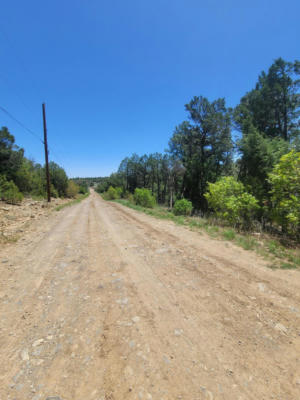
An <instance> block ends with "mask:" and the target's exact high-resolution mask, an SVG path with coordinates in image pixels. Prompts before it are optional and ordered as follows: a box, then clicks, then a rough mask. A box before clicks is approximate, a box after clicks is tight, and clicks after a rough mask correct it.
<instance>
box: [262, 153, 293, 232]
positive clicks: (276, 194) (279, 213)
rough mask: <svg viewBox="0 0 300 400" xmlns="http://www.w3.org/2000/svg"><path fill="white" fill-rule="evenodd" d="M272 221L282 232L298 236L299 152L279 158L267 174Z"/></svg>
mask: <svg viewBox="0 0 300 400" xmlns="http://www.w3.org/2000/svg"><path fill="white" fill-rule="evenodd" d="M269 183H270V184H271V187H272V189H271V194H272V203H273V215H272V216H273V219H274V220H275V221H276V222H277V223H278V224H279V225H281V227H282V230H283V231H284V232H287V233H289V234H291V235H294V236H297V235H298V236H300V197H299V193H300V152H298V153H297V152H295V151H291V152H290V153H288V154H285V155H284V156H282V157H281V159H280V161H279V163H278V164H277V165H276V166H275V167H274V169H273V171H272V173H270V174H269Z"/></svg>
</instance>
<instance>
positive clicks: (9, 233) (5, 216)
mask: <svg viewBox="0 0 300 400" xmlns="http://www.w3.org/2000/svg"><path fill="white" fill-rule="evenodd" d="M69 201H70V199H51V203H47V201H45V200H39V201H36V200H33V199H30V198H25V199H24V200H23V201H22V203H20V204H19V205H11V204H7V203H5V202H4V201H1V200H0V244H1V243H6V242H13V241H15V240H16V239H18V238H19V236H21V235H23V233H24V232H27V230H28V228H29V227H30V226H31V224H32V220H34V219H41V217H46V218H47V216H48V215H49V214H50V213H51V212H52V211H53V210H54V209H55V207H57V206H58V205H62V204H64V203H68V202H69Z"/></svg>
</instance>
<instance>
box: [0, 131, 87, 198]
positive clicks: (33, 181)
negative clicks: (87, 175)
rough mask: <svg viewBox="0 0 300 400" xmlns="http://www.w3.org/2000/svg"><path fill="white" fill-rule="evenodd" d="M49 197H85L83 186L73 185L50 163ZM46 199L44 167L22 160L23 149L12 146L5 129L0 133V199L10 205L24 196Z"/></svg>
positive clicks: (11, 137)
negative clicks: (82, 195) (81, 194)
mask: <svg viewBox="0 0 300 400" xmlns="http://www.w3.org/2000/svg"><path fill="white" fill-rule="evenodd" d="M49 171H50V182H51V188H50V190H51V196H52V197H75V196H76V195H77V193H79V192H81V193H85V192H86V191H87V186H86V185H82V186H79V185H76V184H75V183H74V182H72V181H70V180H69V179H68V176H67V174H66V172H65V170H64V169H63V168H62V167H60V166H59V165H58V164H56V163H55V162H53V161H51V162H50V163H49ZM29 194H30V195H31V196H36V197H43V198H44V197H46V171H45V166H42V165H41V164H38V163H35V162H34V161H33V160H29V159H28V158H26V157H25V156H24V149H22V148H20V147H19V146H17V145H16V143H15V138H14V136H13V135H12V134H11V133H10V132H9V130H8V128H7V127H3V128H2V129H0V199H1V200H5V201H7V202H10V203H17V202H20V201H22V199H23V196H24V195H29Z"/></svg>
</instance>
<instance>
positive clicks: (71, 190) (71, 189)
mask: <svg viewBox="0 0 300 400" xmlns="http://www.w3.org/2000/svg"><path fill="white" fill-rule="evenodd" d="M78 193H79V186H78V185H76V183H75V182H73V181H71V180H69V181H68V187H67V190H66V194H67V197H70V198H74V197H76V196H77V195H78Z"/></svg>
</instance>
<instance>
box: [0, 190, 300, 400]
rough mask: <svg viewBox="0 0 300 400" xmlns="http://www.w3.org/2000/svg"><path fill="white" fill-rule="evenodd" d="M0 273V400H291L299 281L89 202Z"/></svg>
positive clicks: (38, 229) (180, 230)
mask: <svg viewBox="0 0 300 400" xmlns="http://www.w3.org/2000/svg"><path fill="white" fill-rule="evenodd" d="M0 268H1V281H0V318H1V320H0V328H1V331H0V334H1V338H0V359H1V364H0V399H1V400H6V399H11V400H13V399H16V400H28V399H34V400H39V399H42V400H45V399H47V398H48V397H49V398H53V399H61V400H83V399H84V400H123V399H138V400H143V399H154V400H156V399H157V400H177V399H181V400H202V399H208V400H213V399H215V400H216V399H226V400H246V399H253V400H254V399H255V400H264V399H278V400H279V399H281V400H298V399H300V324H299V321H300V290H299V289H300V274H299V272H297V271H272V270H270V269H268V268H266V266H265V265H264V261H262V260H261V259H259V258H258V257H257V256H256V255H255V254H253V253H250V252H246V251H244V250H242V249H239V248H236V247H234V246H233V245H231V244H228V243H226V242H222V241H217V240H213V239H210V238H208V237H206V236H205V235H200V234H199V233H196V232H191V231H189V230H188V229H187V228H184V227H180V226H176V225H174V224H173V223H172V222H166V221H161V220H156V219H154V218H151V217H149V216H146V215H143V214H139V213H137V212H135V211H133V210H130V209H127V208H124V207H123V206H121V205H118V204H112V203H108V202H104V201H103V200H102V199H101V198H100V197H99V196H98V195H97V194H95V193H92V194H91V195H90V196H89V198H87V199H86V200H84V201H83V202H81V203H80V204H77V205H74V206H72V207H70V208H66V209H64V210H62V211H60V212H59V213H57V214H53V215H52V217H51V218H49V219H45V220H43V219H41V220H40V221H35V222H34V225H33V227H32V229H31V232H28V233H27V234H26V235H25V236H24V237H23V239H22V240H20V241H19V242H18V243H16V244H11V245H9V246H5V247H4V248H2V249H1V256H0Z"/></svg>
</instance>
